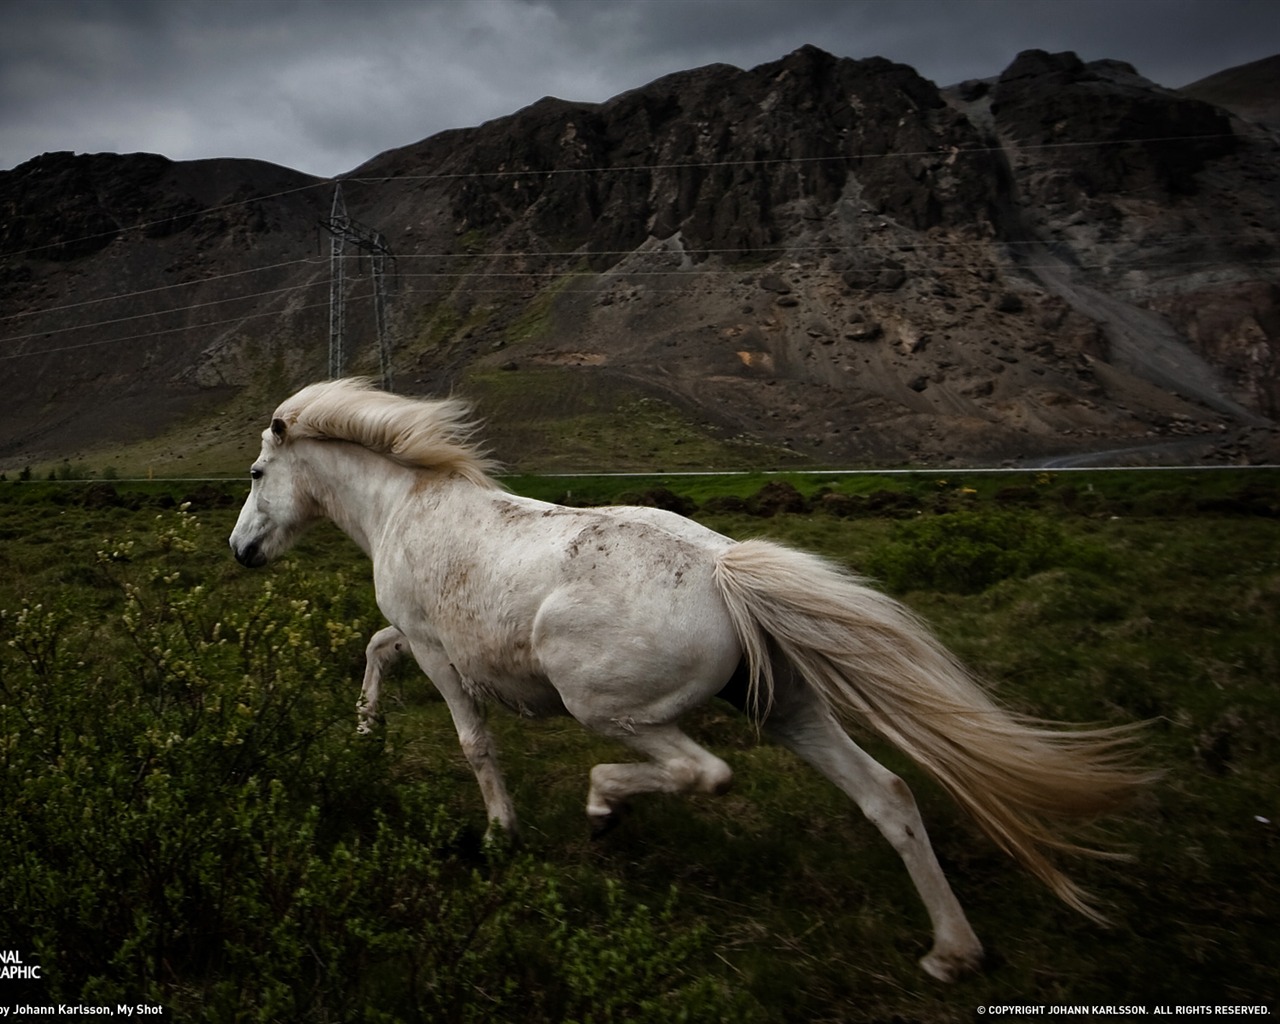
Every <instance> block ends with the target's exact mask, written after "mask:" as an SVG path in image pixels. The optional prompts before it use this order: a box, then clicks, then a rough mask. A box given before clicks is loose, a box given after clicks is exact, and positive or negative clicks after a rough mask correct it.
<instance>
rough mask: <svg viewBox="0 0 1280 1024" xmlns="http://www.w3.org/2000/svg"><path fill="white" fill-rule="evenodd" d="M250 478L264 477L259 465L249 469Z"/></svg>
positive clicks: (258, 478)
mask: <svg viewBox="0 0 1280 1024" xmlns="http://www.w3.org/2000/svg"><path fill="white" fill-rule="evenodd" d="M249 479H250V480H261V479H262V470H260V469H259V468H258V467H257V466H254V467H253V469H251V470H249Z"/></svg>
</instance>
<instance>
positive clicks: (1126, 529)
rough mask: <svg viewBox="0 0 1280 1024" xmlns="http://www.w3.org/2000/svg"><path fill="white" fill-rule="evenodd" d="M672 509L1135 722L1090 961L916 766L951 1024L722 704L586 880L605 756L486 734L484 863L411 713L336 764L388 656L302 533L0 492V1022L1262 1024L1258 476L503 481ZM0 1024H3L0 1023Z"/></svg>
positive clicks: (883, 916)
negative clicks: (992, 1014)
mask: <svg viewBox="0 0 1280 1024" xmlns="http://www.w3.org/2000/svg"><path fill="white" fill-rule="evenodd" d="M508 484H509V485H510V486H511V487H512V489H513V490H516V491H518V492H521V493H526V494H531V495H534V496H537V497H541V498H546V499H550V500H557V501H565V502H567V503H573V504H592V503H603V502H613V501H625V502H642V503H656V504H662V505H666V506H668V507H674V508H677V509H679V510H681V511H683V512H685V513H686V514H689V515H692V516H693V517H694V518H697V519H699V520H700V521H703V522H706V523H707V524H709V525H711V526H712V527H714V528H716V529H719V530H721V531H723V532H726V533H728V534H730V535H732V536H736V537H748V536H768V537H773V538H777V539H781V540H784V541H787V542H790V543H793V544H796V545H799V546H803V547H806V548H809V549H812V550H816V551H820V552H822V553H825V554H827V555H830V556H832V557H834V558H836V559H838V560H840V561H842V562H844V563H846V564H848V565H850V566H852V567H854V568H856V569H858V570H860V571H863V572H868V573H870V574H872V575H873V576H875V577H877V578H878V579H881V580H883V581H884V582H885V585H886V587H887V588H888V589H890V590H891V591H892V592H894V593H895V594H896V595H898V596H900V597H901V598H903V599H904V600H905V601H906V602H907V603H908V604H909V605H911V606H912V607H913V608H914V609H916V610H917V611H919V612H920V613H922V614H923V615H924V616H925V617H926V618H927V619H928V620H930V621H931V622H932V623H933V624H934V626H935V627H936V629H937V630H938V631H939V633H940V634H941V635H942V637H943V638H944V639H945V641H946V642H947V643H948V644H949V645H951V646H952V647H953V649H955V650H956V651H957V652H958V653H959V654H960V655H961V656H962V657H963V658H964V660H966V661H967V662H968V663H969V664H970V666H971V667H973V668H974V669H975V671H976V672H977V673H978V674H979V675H981V676H982V677H984V678H985V679H986V680H988V681H989V683H990V685H991V687H992V688H993V689H994V691H995V692H996V693H998V695H999V696H1000V698H1001V699H1002V700H1004V701H1005V702H1007V703H1008V704H1010V705H1012V706H1014V707H1016V708H1018V709H1020V710H1023V711H1028V712H1031V713H1034V714H1038V715H1044V716H1048V717H1053V718H1060V719H1065V720H1070V721H1077V722H1091V723H1105V724H1115V723H1125V722H1133V721H1137V720H1144V721H1148V722H1149V725H1148V726H1147V727H1146V729H1145V731H1144V732H1143V733H1142V740H1141V742H1142V746H1143V759H1144V761H1145V762H1146V763H1147V764H1150V765H1152V766H1155V767H1158V768H1161V769H1163V770H1164V772H1165V776H1164V778H1163V780H1162V781H1161V782H1160V783H1158V784H1157V785H1155V786H1153V787H1152V788H1151V789H1150V790H1149V791H1147V792H1145V793H1144V794H1143V795H1142V796H1141V797H1140V798H1139V799H1138V800H1137V801H1136V803H1135V804H1134V806H1133V807H1132V808H1131V809H1130V811H1129V813H1128V814H1127V815H1126V816H1125V817H1123V818H1122V819H1119V820H1116V821H1113V822H1112V823H1110V829H1109V831H1110V836H1111V839H1112V841H1113V842H1114V843H1115V844H1116V845H1117V846H1118V847H1119V848H1122V849H1124V850H1126V851H1127V852H1129V853H1130V854H1131V855H1132V858H1133V859H1132V861H1130V862H1127V863H1109V862H1100V861H1099V862H1085V863H1079V864H1078V865H1076V870H1075V872H1074V873H1075V875H1076V877H1077V878H1079V879H1080V880H1081V881H1083V882H1084V883H1086V884H1087V885H1088V886H1089V887H1090V888H1091V889H1092V890H1093V891H1094V892H1096V893H1097V894H1098V895H1099V896H1101V897H1102V899H1103V900H1104V901H1105V902H1106V904H1107V905H1108V907H1109V912H1110V914H1111V916H1112V917H1113V919H1114V922H1115V923H1114V926H1113V927H1111V928H1109V929H1107V928H1101V927H1098V926H1096V925H1094V924H1091V923H1090V922H1088V921H1086V920H1084V919H1082V918H1080V917H1079V916H1077V915H1074V914H1073V913H1072V912H1071V911H1069V910H1068V909H1066V908H1065V907H1063V906H1061V905H1060V904H1058V903H1057V902H1056V901H1055V900H1054V898H1053V897H1052V896H1051V895H1049V894H1048V893H1047V892H1046V891H1045V890H1043V889H1042V888H1041V887H1040V886H1039V884H1038V883H1037V882H1035V881H1034V880H1033V879H1032V878H1031V877H1030V876H1028V875H1027V874H1026V873H1025V872H1023V871H1022V870H1021V869H1020V868H1019V867H1017V866H1016V865H1015V864H1013V863H1012V862H1010V861H1009V860H1008V859H1007V858H1006V857H1004V856H1003V855H1002V854H1000V853H999V852H998V851H997V850H996V849H995V848H994V846H993V845H992V844H991V843H990V842H989V841H987V840H986V839H985V838H984V837H983V836H982V835H981V834H980V833H978V832H977V830H976V829H975V828H974V827H973V826H972V825H971V824H970V823H969V821H968V820H967V819H966V818H965V817H964V816H963V814H962V812H961V811H959V810H958V809H957V808H956V807H955V806H954V805H953V804H952V803H951V802H950V801H949V800H948V798H947V797H946V796H945V795H944V794H943V793H942V792H941V791H940V790H938V789H937V788H936V787H934V786H933V785H932V784H931V783H930V782H929V781H928V780H927V779H926V778H924V777H923V776H922V774H921V773H920V772H919V771H917V770H916V769H915V768H914V766H912V765H910V764H906V763H904V762H903V759H902V758H901V757H900V756H898V755H897V754H896V753H895V752H894V751H892V750H889V749H886V748H885V747H884V745H883V744H882V743H880V742H879V741H877V740H875V739H874V738H870V737H865V738H860V739H863V740H865V742H866V745H867V746H868V747H869V748H870V749H871V750H872V751H873V753H875V754H876V756H878V757H880V758H882V759H883V760H884V761H885V763H886V764H888V765H889V766H890V767H892V768H893V769H894V770H895V771H898V772H899V773H900V774H902V775H903V776H904V777H905V778H906V779H907V780H908V781H909V782H910V784H911V785H912V787H913V789H914V791H915V793H916V795H917V799H918V801H919V803H920V805H921V809H922V812H923V814H924V818H925V821H926V823H927V824H928V826H929V828H930V833H931V837H932V839H933V842H934V845H935V847H936V849H937V851H938V854H939V857H940V859H941V861H942V863H943V866H944V868H945V869H946V871H947V872H948V874H949V877H950V878H951V881H952V884H953V885H954V887H955V889H956V891H957V894H958V896H959V898H960V900H961V902H962V903H963V904H964V905H965V907H966V909H967V911H968V912H969V916H970V919H971V921H972V923H973V925H974V927H975V929H976V930H977V931H978V933H979V936H980V937H981V938H982V939H983V941H984V943H985V944H986V946H987V949H988V953H989V963H988V967H987V970H986V971H985V972H984V973H982V974H980V975H977V976H974V977H972V978H968V979H965V980H963V981H961V982H959V983H957V984H955V985H953V986H943V985H940V984H938V983H935V982H933V981H931V980H930V979H929V978H927V977H926V976H925V975H923V974H922V973H921V972H920V971H919V970H918V968H917V967H916V963H915V961H916V960H917V959H918V958H919V957H920V956H921V955H922V954H923V953H924V952H925V951H926V950H927V948H928V941H929V930H928V924H927V921H926V920H925V917H924V913H923V911H922V909H921V907H920V905H919V903H918V900H917V898H916V896H915V893H914V890H913V889H912V886H911V884H910V881H909V880H908V878H907V875H906V872H905V870H904V869H903V867H902V865H901V863H900V862H899V860H898V858H897V856H896V854H894V852H893V851H892V850H891V849H890V848H889V847H888V845H887V844H886V843H885V842H884V841H883V840H882V839H881V838H880V836H879V834H878V833H877V832H876V831H875V830H874V829H873V828H872V827H871V826H869V825H868V824H867V823H865V822H864V821H863V820H862V819H861V817H860V815H859V814H858V812H857V810H856V808H854V807H853V806H852V805H851V804H850V803H849V802H848V801H847V800H846V799H845V798H844V797H843V796H841V795H840V794H839V793H838V792H836V791H835V789H834V788H833V787H831V786H830V785H829V784H828V783H827V782H825V780H823V779H821V778H820V777H819V776H817V775H815V774H814V773H812V772H811V771H809V770H808V769H807V768H805V767H804V766H802V765H801V764H800V763H799V762H798V761H796V760H795V759H794V758H792V757H791V756H790V755H789V754H787V753H785V752H783V751H781V750H779V749H777V748H773V747H770V746H767V745H762V744H760V743H759V742H758V741H757V737H756V734H755V732H754V730H753V729H752V727H751V726H750V725H749V723H747V722H745V721H744V720H742V719H741V718H740V717H738V716H737V715H736V714H734V713H733V712H732V711H731V710H729V709H728V708H727V706H724V707H721V706H711V707H707V708H705V709H702V710H700V711H699V712H697V713H696V714H695V715H693V716H691V718H690V720H689V721H688V726H689V731H690V732H691V733H692V734H693V735H694V736H695V737H697V738H698V739H699V740H700V741H701V742H704V743H705V744H706V745H707V746H709V747H710V748H711V749H712V750H714V751H715V752H716V753H717V754H719V755H720V756H722V757H724V758H725V759H726V760H727V761H728V762H729V763H730V764H731V765H732V767H733V768H734V770H735V773H736V778H735V783H734V789H733V791H732V792H731V793H730V794H728V795H727V796H724V797H720V798H713V797H702V796H699V797H694V798H684V797H680V798H676V797H664V796H652V797H649V798H646V799H643V800H640V801H637V803H636V805H635V807H634V809H633V812H632V814H631V815H630V817H629V818H628V819H627V820H626V821H625V822H624V823H623V825H622V826H621V827H620V828H618V829H616V830H615V831H614V832H612V833H610V834H609V835H608V836H606V837H605V838H603V839H599V840H593V839H591V838H590V836H589V830H588V826H587V824H586V821H585V816H584V814H583V802H584V799H585V793H586V782H587V772H588V770H589V768H590V766H591V765H592V764H594V763H596V762H597V761H600V760H613V759H616V758H617V749H616V748H614V747H612V746H611V745H610V744H608V743H606V742H604V741H602V740H598V739H596V738H594V737H592V736H590V735H588V734H587V733H585V732H584V731H583V730H581V729H580V728H578V727H577V726H575V725H574V724H573V723H572V722H570V721H567V720H555V721H547V722H535V723H529V722H526V721H521V720H517V719H516V718H514V717H512V716H510V715H508V714H506V713H504V712H500V711H496V710H495V711H494V712H493V713H492V715H491V716H490V721H491V724H492V726H493V728H494V730H495V732H496V734H497V736H498V742H499V746H500V748H501V751H502V759H503V765H504V768H505V770H506V774H507V778H508V782H509V785H510V787H511V789H512V793H513V797H514V799H515V801H516V805H517V808H518V810H519V811H520V814H521V818H522V826H523V837H522V838H523V841H522V843H521V845H520V846H518V847H516V848H513V849H493V848H488V847H486V846H485V844H484V842H483V839H482V837H483V830H484V824H485V822H484V811H483V805H482V803H481V801H480V796H479V792H478V790H477V787H476V785H475V783H474V780H473V779H472V777H471V774H470V771H469V769H468V768H467V765H466V763H465V761H464V760H463V758H462V755H461V753H460V751H459V749H458V745H457V741H456V737H455V735H454V732H453V728H452V725H451V723H450V721H449V718H448V714H447V712H446V710H445V708H444V706H443V704H442V703H441V702H440V701H439V700H438V699H436V698H434V697H433V693H432V690H431V688H430V686H429V684H428V683H427V682H426V681H425V680H424V679H422V678H421V676H420V675H418V674H416V673H415V671H413V670H412V669H411V668H410V667H409V666H407V665H405V666H401V667H399V668H397V669H396V670H395V671H394V672H393V674H392V677H391V679H390V681H389V684H388V686H387V689H386V691H385V692H386V693H387V697H386V700H385V704H384V708H385V710H386V712H387V725H386V729H385V731H384V732H383V733H381V734H380V735H378V736H376V737H374V738H361V737H358V736H357V735H356V733H355V729H354V725H355V716H354V702H355V698H356V694H357V691H358V686H359V680H360V676H361V672H362V666H363V646H364V642H365V641H366V640H367V638H368V636H369V635H370V634H371V633H372V632H373V631H374V630H375V629H377V628H379V627H380V626H381V625H382V622H381V620H380V618H379V617H378V614H377V610H376V607H375V605H374V602H373V597H372V592H371V586H370V582H369V570H368V566H367V564H366V563H365V562H364V560H363V556H361V555H360V554H359V552H358V551H356V549H355V548H354V547H353V546H352V545H351V544H350V543H349V542H348V541H346V539H345V538H343V537H341V536H340V535H339V534H337V532H336V531H335V530H333V529H332V528H329V527H327V526H326V527H322V528H317V529H316V530H315V531H313V532H312V533H311V534H310V535H308V537H307V538H305V539H304V541H303V542H302V543H301V544H300V545H299V547H298V548H297V549H296V550H295V551H294V552H293V553H292V554H291V555H290V556H289V557H288V558H287V559H285V560H283V561H281V562H280V563H278V564H276V565H274V566H272V567H271V568H268V569H266V570H262V571H260V572H256V573H250V572H247V571H245V570H243V569H241V568H239V567H238V566H237V565H235V563H234V562H233V560H232V559H231V557H230V554H229V551H228V549H227V546H226V537H227V534H228V533H229V531H230V528H231V525H232V523H233V522H234V519H235V515H236V511H237V507H238V504H239V501H240V500H241V499H242V498H243V495H244V492H245V488H244V486H242V485H240V484H238V483H237V484H226V485H222V484H213V485H210V484H200V483H196V482H192V483H190V484H186V485H184V484H159V483H156V484H147V485H143V484H128V485H127V484H124V483H114V484H112V483H108V482H102V481H99V482H96V483H61V484H55V483H17V482H13V481H9V482H0V539H2V540H3V542H4V543H3V544H2V545H0V609H3V614H2V615H0V762H2V771H0V787H3V789H2V791H0V949H3V950H11V949H12V950H21V951H22V952H23V954H24V956H25V959H26V962H28V963H32V962H34V963H38V964H40V965H41V967H42V980H41V981H40V982H38V983H32V987H31V988H30V989H29V990H28V989H22V988H21V987H20V985H19V983H9V982H5V983H0V984H4V985H6V986H9V987H5V988H3V989H0V995H4V996H6V997H8V1001H9V1002H10V1003H17V1002H18V1001H20V1000H23V999H27V998H30V999H31V1001H39V1002H45V1003H52V1002H56V1001H66V1002H71V1001H76V1002H84V1003H92V1004H116V1003H123V1002H129V1003H139V1002H144V1001H147V1002H152V1003H155V1004H160V1005H163V1006H165V1007H167V1008H168V1009H169V1010H170V1012H171V1015H172V1019H177V1020H182V1021H233V1020H234V1021H241V1020H243V1021H418V1020H442V1021H470V1020H474V1021H481V1020H483V1021H499V1020H500V1021H584V1022H585V1021H598V1022H613V1021H655V1022H656V1021H664V1022H665V1021H677V1020H688V1021H720V1020H726V1021H735V1022H736V1021H746V1022H750V1021H891V1020H899V1021H931V1022H932V1021H953V1020H954V1021H972V1020H974V1019H975V1014H974V1008H975V1007H977V1006H979V1005H985V1004H992V1003H1005V1004H1007V1003H1022V1002H1025V1003H1068V1004H1125V1003H1135V1002H1142V1003H1154V1002H1159V1003H1163V1004H1179V1005H1185V1004H1213V1005H1216V1004H1223V1003H1253V1004H1258V1003H1271V1004H1272V1010H1273V1012H1274V1010H1275V1007H1274V993H1275V992H1276V991H1277V990H1278V982H1280V969H1278V968H1277V966H1276V965H1277V964H1280V928H1277V927H1276V908H1277V907H1280V883H1278V880H1277V871H1276V861H1277V854H1278V851H1280V803H1278V800H1280V798H1278V797H1277V792H1278V787H1277V781H1278V780H1280V771H1278V768H1280V692H1278V687H1280V472H1277V471H1272V470H1221V471H1212V472H1210V471H1203V472H1178V471H1151V472H1136V471H1135V472H1110V473H1104V472H1097V473H1061V474H1039V475H1035V474H976V473H974V474H964V473H959V474H949V475H948V474H912V475H905V474H904V475H893V474H885V475H881V476H870V477H868V476H838V475H831V476H828V477H823V476H820V475H800V474H794V475H781V476H772V475H771V476H766V475H763V474H756V475H742V476H720V477H666V478H663V477H650V478H619V477H603V476H602V477H574V478H567V477H561V478H557V477H522V478H513V479H511V480H509V481H508ZM20 992H22V993H23V994H22V995H19V993H20Z"/></svg>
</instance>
